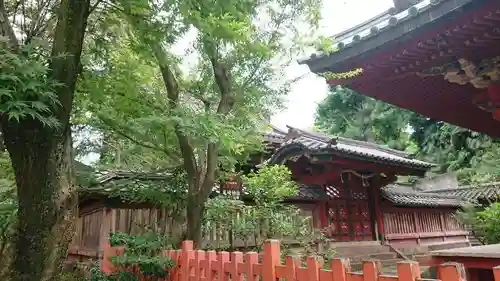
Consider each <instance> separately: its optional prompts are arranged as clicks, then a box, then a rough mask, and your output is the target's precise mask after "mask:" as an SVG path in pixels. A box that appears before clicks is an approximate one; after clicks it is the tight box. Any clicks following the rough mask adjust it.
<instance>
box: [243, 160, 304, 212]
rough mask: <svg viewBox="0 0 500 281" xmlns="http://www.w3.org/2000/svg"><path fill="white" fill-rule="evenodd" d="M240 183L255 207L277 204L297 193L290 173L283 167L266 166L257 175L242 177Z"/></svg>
mask: <svg viewBox="0 0 500 281" xmlns="http://www.w3.org/2000/svg"><path fill="white" fill-rule="evenodd" d="M242 181H243V185H244V187H245V192H246V193H247V194H248V195H249V196H250V197H251V198H252V199H253V200H255V203H256V204H257V205H261V204H275V203H279V202H281V201H282V200H283V199H285V198H288V197H292V196H295V195H297V192H298V186H297V183H295V182H294V181H292V173H291V171H290V170H289V169H288V168H287V167H286V166H284V165H272V166H266V167H264V168H262V169H260V170H259V171H258V172H257V173H254V172H251V173H250V174H248V175H246V176H242Z"/></svg>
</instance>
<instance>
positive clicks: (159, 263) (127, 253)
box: [96, 232, 175, 281]
mask: <svg viewBox="0 0 500 281" xmlns="http://www.w3.org/2000/svg"><path fill="white" fill-rule="evenodd" d="M109 240H110V244H111V245H112V246H123V247H124V253H123V254H122V255H118V256H114V257H111V262H112V263H113V265H115V266H116V267H117V268H118V271H117V272H116V273H113V274H112V275H111V276H109V277H108V279H107V280H110V281H111V280H113V281H114V280H120V281H138V280H141V279H140V277H139V276H138V274H137V273H136V271H135V270H134V269H137V270H138V272H139V273H140V275H142V276H144V277H146V278H148V280H152V281H155V280H164V279H166V278H167V277H168V270H169V269H171V268H173V267H174V266H175V263H174V261H173V260H171V259H170V258H169V257H166V256H165V255H164V254H163V251H164V250H166V249H171V248H172V247H171V244H170V243H169V241H168V239H166V238H165V237H163V236H159V235H157V234H155V233H153V232H150V233H147V234H145V235H142V236H132V235H129V234H125V233H111V236H110V239H109ZM96 277H98V276H96Z"/></svg>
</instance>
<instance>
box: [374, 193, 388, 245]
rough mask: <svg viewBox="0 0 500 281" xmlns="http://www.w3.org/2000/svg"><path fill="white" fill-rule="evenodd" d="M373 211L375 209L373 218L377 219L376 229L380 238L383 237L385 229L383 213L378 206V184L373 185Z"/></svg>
mask: <svg viewBox="0 0 500 281" xmlns="http://www.w3.org/2000/svg"><path fill="white" fill-rule="evenodd" d="M373 188H374V192H373V193H374V195H375V196H374V197H375V198H373V200H374V209H375V210H374V211H375V218H376V220H377V231H378V233H379V235H380V238H382V237H384V235H385V230H384V215H383V213H382V209H381V208H380V186H374V187H373Z"/></svg>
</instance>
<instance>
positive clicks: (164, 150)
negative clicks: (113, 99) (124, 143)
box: [99, 118, 179, 160]
mask: <svg viewBox="0 0 500 281" xmlns="http://www.w3.org/2000/svg"><path fill="white" fill-rule="evenodd" d="M99 120H101V121H102V122H103V123H104V124H105V125H106V126H108V127H109V128H110V129H111V130H113V132H115V133H116V134H118V135H119V136H121V137H123V138H126V139H127V140H129V141H131V142H133V143H134V144H137V145H139V146H142V147H145V148H148V149H151V150H155V151H159V152H162V153H164V154H165V155H166V156H167V157H169V158H170V159H172V160H178V159H179V157H178V155H175V154H173V153H172V151H170V150H168V149H167V146H165V147H160V146H158V145H154V144H151V143H147V142H145V141H140V140H138V139H136V138H134V137H132V136H130V135H129V134H127V133H125V132H124V131H122V130H120V129H118V128H116V127H115V126H114V124H112V123H111V122H109V121H107V120H106V119H105V118H99Z"/></svg>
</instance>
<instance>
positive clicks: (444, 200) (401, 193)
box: [381, 186, 465, 207]
mask: <svg viewBox="0 0 500 281" xmlns="http://www.w3.org/2000/svg"><path fill="white" fill-rule="evenodd" d="M381 194H382V197H383V198H385V199H387V200H388V201H390V202H391V203H392V204H394V205H402V206H415V207H419V206H422V207H460V206H461V205H463V204H464V203H465V201H464V200H462V199H461V198H460V197H458V196H452V195H447V194H437V193H430V192H427V193H424V192H418V191H413V190H407V191H405V190H402V189H399V188H394V186H387V187H385V188H382V193H381Z"/></svg>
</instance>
